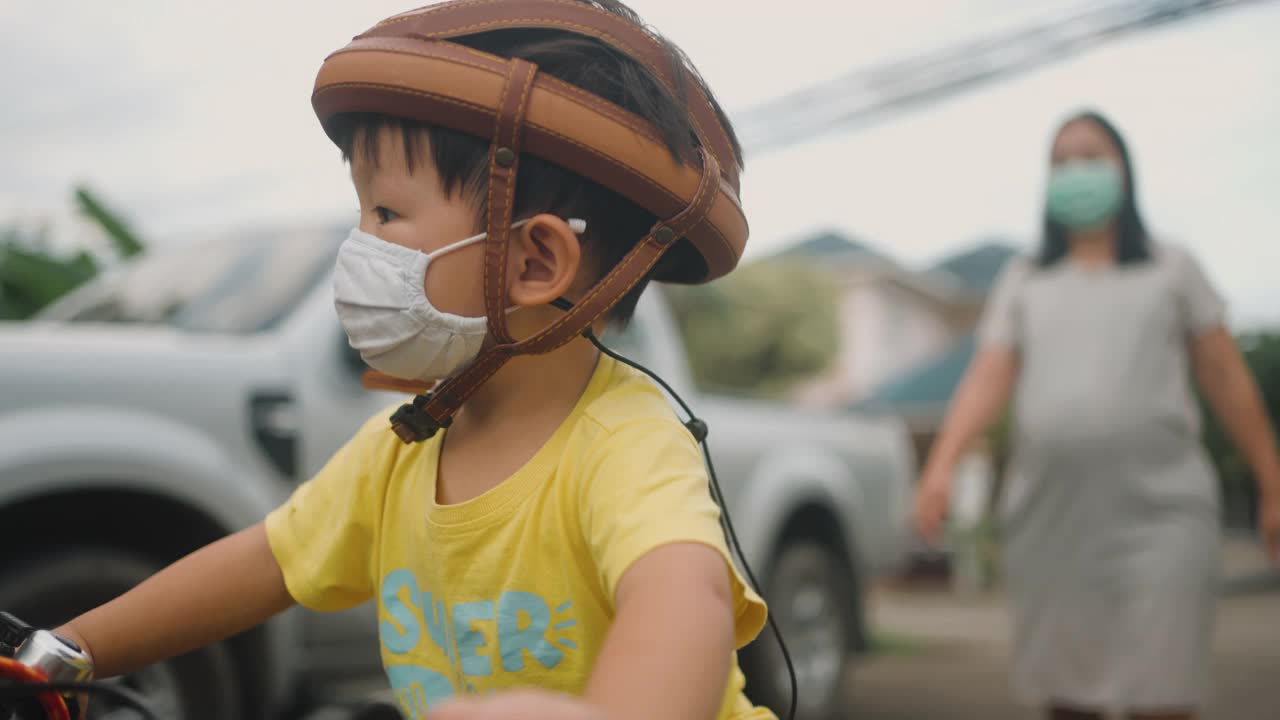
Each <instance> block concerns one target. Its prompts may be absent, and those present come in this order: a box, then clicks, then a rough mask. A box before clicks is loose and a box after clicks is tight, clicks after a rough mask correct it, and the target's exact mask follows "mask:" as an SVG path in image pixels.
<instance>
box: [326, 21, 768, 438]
mask: <svg viewBox="0 0 1280 720" xmlns="http://www.w3.org/2000/svg"><path fill="white" fill-rule="evenodd" d="M531 28H541V29H555V30H560V31H564V32H569V33H576V34H580V35H585V36H589V37H592V38H595V39H596V40H598V41H600V42H602V43H605V44H607V45H609V46H610V47H612V48H613V49H614V50H616V51H618V52H620V53H622V54H624V55H627V56H628V57H630V58H631V59H633V60H635V61H636V62H638V63H639V64H641V65H642V66H644V67H646V68H647V69H648V70H649V71H650V72H652V73H653V75H654V76H655V77H656V78H657V79H658V80H659V81H660V82H661V83H662V84H663V85H665V86H666V87H667V89H668V90H669V91H671V92H672V93H673V94H676V93H677V92H679V90H680V89H683V92H684V95H685V99H686V102H687V107H688V110H689V113H690V124H691V126H692V127H693V128H694V130H695V132H696V133H697V136H698V140H699V143H700V145H701V156H702V163H701V167H695V166H690V165H683V164H681V163H680V162H679V161H678V160H677V159H676V158H675V157H673V156H672V154H671V153H670V151H669V150H668V149H667V146H666V145H665V144H664V143H663V140H662V137H661V135H660V134H659V133H658V131H657V130H656V129H655V128H653V127H652V126H651V125H650V124H649V123H647V122H645V121H644V120H643V119H641V118H639V117H637V116H636V115H635V114H633V113H631V112H628V111H627V110H624V109H623V108H620V107H618V106H617V105H615V104H613V103H611V102H608V101H607V100H605V99H603V98H600V97H598V96H596V95H593V94H591V93H589V92H586V91H584V90H582V89H580V88H578V87H576V86H574V85H571V84H569V83H566V82H563V81H561V80H558V79H557V78H554V77H551V76H548V75H544V74H540V73H539V72H538V68H537V66H536V65H534V64H533V63H530V62H528V61H526V60H523V59H520V58H510V59H508V58H504V57H500V56H497V55H492V54H489V53H485V52H481V51H478V50H475V49H472V48H470V47H467V46H464V45H461V44H458V43H454V42H451V40H453V39H456V38H460V37H464V36H467V35H474V34H477V33H482V32H488V31H492V30H506V29H531ZM687 72H688V71H687V70H686V69H685V67H684V65H683V64H681V63H678V62H672V61H671V59H670V58H669V56H668V53H667V52H666V49H665V47H664V45H663V44H662V43H661V42H660V41H659V40H658V39H657V38H656V37H655V36H654V35H653V34H651V33H650V32H649V31H648V30H646V29H645V28H643V27H641V26H639V25H636V24H634V23H632V22H630V21H629V20H627V19H626V18H623V17H621V16H618V15H615V14H613V13H610V12H608V11H606V10H603V9H600V8H597V7H594V6H592V5H590V4H587V3H585V2H580V1H579V0H454V1H453V2H445V3H441V4H439V5H432V6H429V7H425V8H421V9H418V10H413V11H410V12H406V13H402V14H400V15H395V16H393V17H390V18H388V19H386V20H383V21H382V22H380V23H378V24H377V25H375V26H374V27H373V28H371V29H370V30H368V31H367V32H365V33H363V34H361V35H359V36H357V37H356V38H355V39H354V40H352V41H351V43H349V44H348V45H347V46H346V47H344V48H342V49H341V50H338V51H337V52H335V53H333V54H332V55H330V56H329V57H328V58H327V59H326V60H325V62H324V64H323V65H322V66H321V68H320V72H319V74H318V75H317V77H316V85H315V91H314V92H313V94H312V97H311V103H312V106H313V107H314V108H315V111H316V115H317V116H318V117H319V119H320V123H321V125H322V126H323V127H324V129H325V132H326V133H328V135H329V136H330V138H332V139H335V141H336V139H337V126H338V123H337V122H336V119H337V118H338V117H339V116H340V115H342V114H344V113H379V114H383V115H388V116H393V117H399V118H406V119H412V120H416V121H419V122H422V123H426V124H429V125H434V126H438V127H444V128H449V129H452V130H456V131H459V132H464V133H467V134H470V135H474V136H477V137H480V138H482V139H484V140H487V141H489V143H490V151H489V188H488V197H489V202H488V213H489V217H488V222H487V227H486V228H485V229H486V230H487V232H488V236H487V238H486V239H485V273H484V284H485V287H484V293H485V310H486V314H487V316H488V323H489V331H490V333H491V334H492V335H493V336H494V338H495V340H496V341H497V342H496V344H495V345H493V346H492V347H489V348H488V349H486V350H485V351H484V352H482V353H481V355H480V356H479V357H478V358H476V360H475V361H474V362H473V363H472V364H471V365H469V366H467V367H466V368H464V369H463V370H462V371H461V372H460V373H458V374H457V375H455V376H453V377H451V378H449V379H446V380H444V381H442V382H441V383H439V384H437V385H436V386H435V387H434V388H433V389H431V390H430V392H427V393H425V394H420V395H418V397H417V398H415V399H414V401H413V403H411V404H408V405H405V406H404V407H402V408H401V409H400V411H398V412H397V413H396V415H395V416H393V418H392V425H393V427H394V428H395V430H396V432H397V434H399V435H400V437H401V438H402V439H404V440H405V441H406V442H411V441H415V440H423V439H426V438H428V437H431V436H432V435H434V434H435V432H436V431H437V430H438V429H439V428H441V427H445V426H447V425H448V424H449V423H450V421H451V419H452V416H453V413H454V412H456V410H457V409H458V407H460V406H461V405H462V403H463V402H465V400H466V399H467V398H468V397H469V396H470V395H471V394H472V392H474V391H475V389H476V388H478V387H479V386H480V385H481V384H483V383H484V382H485V381H486V380H488V378H489V377H491V376H492V375H493V373H495V372H496V371H497V370H498V369H499V368H500V367H502V365H504V364H505V363H506V361H507V360H509V359H510V358H512V357H514V356H516V355H522V354H537V353H545V352H550V351H551V350H554V349H556V348H558V347H560V346H562V345H564V344H565V343H568V342H569V341H570V340H572V339H573V338H574V337H576V336H578V335H580V334H582V333H583V332H584V331H586V330H587V329H588V328H590V327H591V325H592V324H593V323H594V322H595V321H596V320H597V319H598V318H600V317H602V316H603V315H604V314H605V313H607V312H608V311H609V310H610V309H611V308H612V307H613V305H614V304H615V303H617V302H618V300H620V299H621V298H622V297H623V296H624V295H625V294H626V293H627V292H628V291H630V290H631V289H632V288H633V287H635V285H636V284H637V283H638V282H640V280H641V279H643V278H644V277H645V276H646V275H648V274H649V273H650V272H651V271H652V272H653V278H654V279H655V280H659V281H665V282H679V283H701V282H707V281H710V280H714V279H715V278H718V277H720V276H722V275H724V274H726V273H728V272H729V271H730V270H732V269H733V268H734V267H735V266H736V265H737V263H738V260H739V258H741V256H742V252H743V249H744V247H745V245H746V241H747V221H746V217H745V215H744V214H743V211H742V206H741V203H740V202H739V199H738V175H739V172H740V167H739V166H738V162H737V156H736V154H735V152H734V146H733V142H732V141H731V139H730V136H729V133H728V132H726V129H725V128H724V127H723V126H722V125H721V123H720V121H719V118H718V115H717V113H716V112H715V110H714V108H713V106H712V104H711V102H710V100H709V99H708V98H707V96H706V94H705V93H704V92H703V90H702V88H701V86H700V84H699V83H697V82H690V81H689V78H687V77H686V76H684V74H685V73H687ZM521 153H530V154H533V155H536V156H538V157H540V158H543V159H545V160H547V161H550V162H552V163H555V164H557V165H560V166H562V167H564V168H566V169H568V170H570V171H573V172H575V173H577V174H579V175H581V176H583V177H585V178H588V179H590V180H593V181H595V182H597V183H599V184H600V185H603V186H604V187H607V188H609V189H610V190H613V191H614V192H616V193H618V194H619V195H621V196H623V197H625V198H627V199H629V200H630V201H632V202H634V203H635V204H636V205H638V206H639V207H642V208H644V209H645V210H648V211H649V212H651V213H653V214H654V215H655V216H657V217H658V218H665V219H661V220H659V221H658V222H657V223H656V224H655V225H654V226H653V228H651V230H650V231H649V233H648V235H647V236H646V237H645V238H644V239H643V240H641V241H640V243H639V244H637V245H636V247H635V249H633V250H632V251H631V252H630V253H628V254H627V256H626V257H624V258H623V259H622V260H621V261H620V262H619V263H618V264H617V266H616V267H614V268H613V269H612V270H610V271H609V272H608V274H606V275H605V277H604V278H602V279H601V280H600V281H599V282H598V283H597V284H596V285H595V286H594V287H593V288H592V289H591V290H590V291H589V292H587V293H586V295H585V296H584V297H583V298H582V299H581V300H579V301H578V303H577V304H576V305H574V306H572V307H571V308H570V309H569V310H567V311H566V313H565V314H564V315H563V316H561V317H560V318H559V319H557V321H556V322H554V323H552V324H551V325H550V326H548V327H547V328H546V329H544V330H543V331H541V332H539V333H537V334H535V335H534V336H532V337H529V338H527V339H524V340H521V341H516V340H514V339H513V338H512V337H511V335H510V333H509V332H508V331H507V327H506V316H505V313H504V312H503V308H504V303H503V293H504V291H505V288H506V277H505V274H506V272H505V270H506V256H507V245H508V239H509V233H510V227H511V224H512V217H511V213H512V205H513V199H514V197H515V183H516V173H517V170H518V168H519V163H520V156H521ZM668 251H672V252H673V253H677V254H679V255H680V256H681V262H678V263H666V264H663V265H662V266H658V267H657V268H656V269H655V266H656V265H657V263H658V260H659V259H660V258H662V257H663V255H664V254H667V253H668ZM366 384H367V385H371V386H376V387H382V388H389V389H399V390H413V391H420V390H423V389H424V388H422V387H421V386H420V385H418V384H416V383H406V382H404V381H398V380H396V379H394V378H389V377H387V376H383V375H380V374H376V373H370V374H367V375H366Z"/></svg>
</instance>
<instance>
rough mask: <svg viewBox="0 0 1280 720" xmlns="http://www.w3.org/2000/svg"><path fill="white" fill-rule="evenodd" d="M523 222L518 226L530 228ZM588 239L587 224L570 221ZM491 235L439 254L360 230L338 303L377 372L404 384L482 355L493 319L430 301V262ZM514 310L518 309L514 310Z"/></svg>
mask: <svg viewBox="0 0 1280 720" xmlns="http://www.w3.org/2000/svg"><path fill="white" fill-rule="evenodd" d="M526 222H528V221H527V220H521V221H519V222H517V223H515V224H513V225H512V226H511V227H512V229H515V228H518V227H520V226H521V225H524V224H525V223H526ZM568 222H569V227H570V228H571V229H572V230H573V231H574V232H575V233H579V234H581V233H582V232H583V231H585V230H586V227H587V224H586V222H585V221H583V220H579V219H576V218H575V219H571V220H569V221H568ZM487 235H488V233H481V234H479V235H475V236H473V237H469V238H466V239H465V240H459V241H458V242H456V243H453V244H452V245H447V246H445V247H442V248H440V249H439V250H436V251H434V252H430V253H424V252H422V251H421V250H415V249H413V248H408V247H404V246H403V245H397V244H395V243H391V242H387V241H386V240H382V239H381V238H378V237H376V236H374V235H370V234H369V233H366V232H363V231H362V230H360V228H354V229H353V230H352V231H351V234H350V235H349V236H348V237H347V239H346V240H345V241H344V242H343V243H342V246H341V247H340V248H338V264H337V268H336V270H335V272H334V275H333V296H334V306H335V307H336V308H337V310H338V320H339V321H340V322H341V323H342V329H343V330H345V331H346V333H347V339H348V340H349V341H350V342H351V347H353V348H355V349H356V350H358V351H359V352H360V357H362V358H364V361H365V362H366V363H368V364H369V366H370V367H372V368H373V369H375V370H378V371H379V372H383V373H386V374H387V375H391V376H394V377H398V378H403V379H405V380H439V379H441V378H445V377H448V376H449V375H452V374H453V373H454V372H456V371H457V370H458V369H459V368H461V367H462V366H464V365H466V364H467V363H469V362H471V361H472V360H474V359H475V358H476V356H477V355H479V354H480V348H481V347H482V346H483V344H484V339H485V337H487V336H488V334H489V320H488V318H486V317H483V316H482V317H465V316H463V315H455V314H453V313H446V312H442V311H440V310H438V309H436V307H435V306H434V305H432V304H431V300H429V299H428V298H427V294H426V290H425V287H426V279H427V270H428V268H430V266H431V261H432V260H434V259H436V258H438V257H440V256H442V255H446V254H448V253H451V252H454V251H455V250H461V249H462V248H464V247H468V246H470V245H474V244H475V243H478V242H480V241H482V240H484V239H485V237H486V236H487ZM514 309H515V308H511V309H510V310H508V312H511V311H512V310H514Z"/></svg>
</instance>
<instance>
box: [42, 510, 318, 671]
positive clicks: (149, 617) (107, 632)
mask: <svg viewBox="0 0 1280 720" xmlns="http://www.w3.org/2000/svg"><path fill="white" fill-rule="evenodd" d="M292 605H293V598H292V597H290V596H289V591H288V590H287V589H286V588H285V584H284V578H283V577H282V576H281V574H280V566H279V565H278V564H277V563H276V560H275V557H274V556H273V555H272V553H271V548H270V546H268V544H267V533H266V530H265V529H264V528H263V525H262V523H258V524H257V525H254V526H253V527H250V528H248V529H246V530H242V531H240V532H238V533H236V534H234V535H231V536H229V537H226V538H223V539H222V540H219V541H217V542H215V543H213V544H211V545H208V546H206V547H204V548H202V549H200V550H197V551H195V552H194V553H192V554H190V555H188V556H186V557H185V558H183V559H181V560H179V561H177V562H176V563H174V564H172V565H170V566H169V567H167V568H165V569H164V570H161V571H160V572H158V573H156V574H155V575H153V576H152V577H151V578H149V579H147V580H146V581H144V582H143V583H141V584H140V585H138V586H137V587H136V588H134V589H132V590H130V591H129V592H127V593H125V594H124V595H121V596H120V597H118V598H116V599H115V600H112V601H111V602H109V603H106V604H105V605H102V606H100V607H97V608H95V609H93V610H90V611H89V612H87V613H85V614H83V615H81V616H80V617H78V618H76V619H75V620H72V621H71V622H69V623H67V624H66V625H64V626H62V627H60V628H58V629H57V632H58V633H59V634H62V635H66V636H67V637H70V638H72V639H74V640H75V641H76V642H77V643H79V644H80V646H81V647H83V648H85V650H86V651H87V652H88V653H89V654H90V656H92V657H93V661H94V666H95V672H96V674H97V676H98V677H111V676H113V675H121V674H124V673H128V672H132V671H134V670H137V669H138V668H141V667H143V666H145V665H149V664H151V663H154V662H159V661H160V660H164V659H166V658H170V657H173V656H175V655H180V654H182V653H184V652H189V651H191V650H195V649H196V648H199V647H202V646H204V645H208V644H210V643H213V642H217V641H219V640H222V639H223V638H227V637H230V636H231V635H235V634H236V633H239V632H242V631H244V630H248V629H249V628H251V627H253V626H255V625H258V624H260V623H262V622H263V621H265V620H267V618H270V617H271V616H272V615H275V614H276V613H278V612H280V611H282V610H285V609H286V608H288V607H290V606H292Z"/></svg>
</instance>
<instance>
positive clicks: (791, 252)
mask: <svg viewBox="0 0 1280 720" xmlns="http://www.w3.org/2000/svg"><path fill="white" fill-rule="evenodd" d="M777 255H778V257H791V258H803V259H807V260H821V261H822V262H823V263H826V264H833V263H834V264H838V265H843V266H851V265H864V264H869V265H873V266H887V267H898V263H897V262H895V261H894V260H893V259H892V258H890V257H889V256H888V255H885V254H884V253H882V252H880V251H879V250H876V249H875V248H873V247H871V246H870V245H868V244H867V243H864V242H862V241H860V240H855V239H853V238H851V237H849V236H848V235H845V234H844V233H842V232H839V231H836V230H824V231H822V232H819V233H817V234H815V235H812V236H810V237H808V238H806V239H804V240H801V241H799V242H796V243H794V244H792V245H789V246H788V247H786V248H784V249H782V250H780V251H778V254H777Z"/></svg>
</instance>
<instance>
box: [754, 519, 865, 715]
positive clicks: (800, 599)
mask: <svg viewBox="0 0 1280 720" xmlns="http://www.w3.org/2000/svg"><path fill="white" fill-rule="evenodd" d="M847 575H848V571H847V570H846V567H845V565H844V563H842V562H840V560H839V558H838V557H837V556H836V555H835V553H833V552H832V551H831V550H830V549H828V548H827V547H826V546H825V545H822V544H820V543H818V542H815V541H813V540H797V541H792V542H789V543H787V544H786V545H785V546H783V548H782V550H781V551H779V553H778V555H777V557H776V558H775V559H774V562H773V566H772V568H771V571H770V572H769V575H768V578H769V580H768V582H767V584H766V587H765V594H766V597H767V598H768V600H769V611H770V612H771V613H772V614H773V617H774V620H775V622H777V624H778V629H779V630H780V631H782V637H783V639H784V640H785V641H786V643H787V649H788V650H789V651H790V653H791V661H792V662H793V663H794V664H795V669H796V682H797V688H798V694H799V698H798V702H797V704H796V717H797V719H798V720H831V718H834V717H836V716H837V715H838V714H839V712H840V709H841V706H842V705H843V704H844V699H845V698H844V678H845V665H846V661H847V658H848V655H849V652H850V650H851V648H850V647H849V638H850V636H851V633H850V623H851V622H852V620H851V618H852V615H853V613H854V612H856V609H855V607H854V599H853V598H852V597H851V594H852V593H851V591H850V588H852V587H854V586H855V584H854V583H853V579H852V578H849V577H847ZM743 669H744V671H745V673H746V675H747V694H748V695H749V696H750V697H751V698H752V699H753V700H755V701H756V702H759V703H761V704H764V705H767V706H768V707H769V708H770V709H772V710H773V711H774V713H775V714H777V715H778V717H780V718H784V719H785V718H786V713H787V711H788V710H789V709H790V703H791V681H790V678H789V676H788V674H787V665H786V661H785V660H784V659H783V656H782V651H781V650H780V649H779V648H778V642H777V639H776V638H774V636H773V632H772V631H770V630H769V629H768V628H765V630H764V631H763V632H761V633H760V637H759V638H758V639H757V640H756V641H755V642H753V643H752V644H751V645H749V646H748V647H747V648H746V650H745V652H744V654H743Z"/></svg>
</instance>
